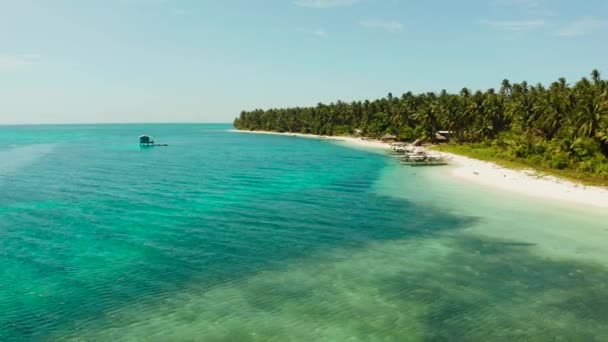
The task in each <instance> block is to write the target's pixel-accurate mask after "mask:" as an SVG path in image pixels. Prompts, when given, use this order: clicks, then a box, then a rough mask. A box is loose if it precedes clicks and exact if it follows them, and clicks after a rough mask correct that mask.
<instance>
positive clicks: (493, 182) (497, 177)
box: [234, 130, 608, 208]
mask: <svg viewBox="0 0 608 342" xmlns="http://www.w3.org/2000/svg"><path fill="white" fill-rule="evenodd" d="M234 131H235V132H240V133H253V134H272V135H285V136H295V137H302V138H314V139H331V140H338V141H343V142H346V143H348V144H350V145H354V146H359V147H367V148H376V149H378V148H380V149H389V148H390V145H389V144H386V143H383V142H382V141H379V140H373V139H362V138H356V137H343V136H319V135H314V134H299V133H277V132H262V131H238V130H234ZM441 154H442V155H444V156H446V157H448V158H450V160H451V164H453V166H454V167H453V168H452V169H451V172H450V174H451V175H452V176H454V177H456V178H458V179H461V180H463V181H467V182H473V183H477V184H481V185H484V186H488V187H493V188H495V189H500V190H501V191H510V192H514V193H519V194H522V195H526V196H532V197H536V198H545V199H553V200H560V201H566V202H571V203H577V204H581V205H588V206H594V207H601V208H608V189H606V188H601V187H596V186H584V185H581V184H576V183H573V182H571V181H567V180H563V179H559V178H557V177H553V176H541V175H538V174H537V173H536V172H534V171H532V170H513V169H508V168H505V167H502V166H498V165H496V164H493V163H489V162H485V161H481V160H477V159H472V158H468V157H464V156H460V155H455V154H451V153H445V152H441Z"/></svg>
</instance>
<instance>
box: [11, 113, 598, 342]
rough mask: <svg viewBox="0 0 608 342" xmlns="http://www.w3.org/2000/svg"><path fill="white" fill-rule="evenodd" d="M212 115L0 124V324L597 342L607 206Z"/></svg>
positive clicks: (21, 333) (61, 337)
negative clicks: (219, 121) (261, 131)
mask: <svg viewBox="0 0 608 342" xmlns="http://www.w3.org/2000/svg"><path fill="white" fill-rule="evenodd" d="M229 129H230V126H228V125H195V124H183V125H177V124H176V125H168V124H164V125H73V126H4V127H0V194H1V195H2V196H0V265H2V266H1V268H0V340H2V341H23V340H28V341H29V340H32V341H108V340H114V341H123V340H124V341H136V340H147V341H194V340H196V341H287V340H293V341H313V340H331V341H346V340H348V341H433V340H436V341H446V340H449V341H487V340H502V341H513V340H533V341H543V340H547V341H555V340H563V341H604V340H606V339H608V214H607V213H606V211H605V210H600V209H593V208H584V207H576V206H572V205H568V204H565V203H560V202H551V201H539V200H538V199H533V198H525V197H522V196H515V195H511V194H508V193H502V192H497V191H493V190H492V189H487V188H484V187H480V186H477V185H475V184H466V183H463V182H461V181H457V180H454V179H452V178H451V177H450V176H449V168H409V167H404V166H401V165H399V164H397V163H396V162H395V161H394V160H392V159H391V158H389V157H387V156H386V155H384V154H383V153H378V151H366V150H360V149H355V148H350V147H348V146H344V145H343V144H342V143H338V142H331V141H324V140H314V139H303V138H293V137H281V136H268V135H254V134H243V133H235V132H230V131H229ZM143 133H148V134H152V135H155V136H156V137H157V141H158V142H164V143H168V144H169V146H168V147H156V148H143V149H142V148H140V147H139V146H138V145H137V136H138V135H140V134H143Z"/></svg>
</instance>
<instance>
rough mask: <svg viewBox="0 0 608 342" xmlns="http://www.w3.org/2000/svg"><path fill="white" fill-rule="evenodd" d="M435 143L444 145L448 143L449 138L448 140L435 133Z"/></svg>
mask: <svg viewBox="0 0 608 342" xmlns="http://www.w3.org/2000/svg"><path fill="white" fill-rule="evenodd" d="M435 141H436V142H438V143H443V142H446V141H448V138H446V137H445V136H443V135H442V134H439V133H435Z"/></svg>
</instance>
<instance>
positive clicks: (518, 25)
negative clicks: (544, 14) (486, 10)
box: [482, 19, 546, 32]
mask: <svg viewBox="0 0 608 342" xmlns="http://www.w3.org/2000/svg"><path fill="white" fill-rule="evenodd" d="M482 23H483V24H486V25H488V26H490V27H492V28H494V29H497V30H505V31H516V32H521V31H530V30H535V29H538V28H541V27H543V26H545V24H546V23H545V21H544V20H540V19H539V20H506V21H499V20H483V21H482Z"/></svg>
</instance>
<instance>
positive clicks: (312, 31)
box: [298, 28, 327, 38]
mask: <svg viewBox="0 0 608 342" xmlns="http://www.w3.org/2000/svg"><path fill="white" fill-rule="evenodd" d="M298 31H300V32H303V33H307V34H312V35H313V36H317V37H320V38H325V37H327V32H326V31H325V29H323V28H317V29H306V28H301V29H298Z"/></svg>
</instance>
